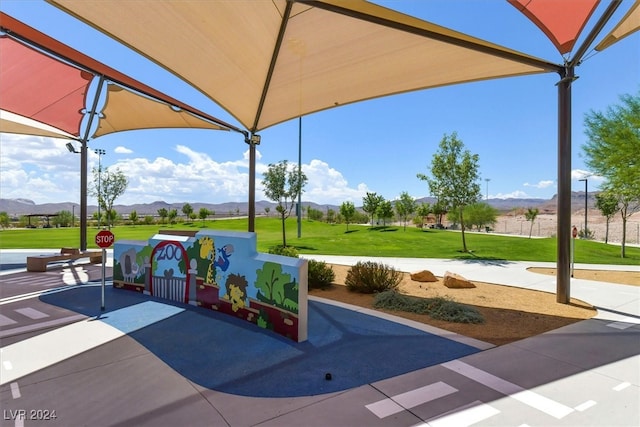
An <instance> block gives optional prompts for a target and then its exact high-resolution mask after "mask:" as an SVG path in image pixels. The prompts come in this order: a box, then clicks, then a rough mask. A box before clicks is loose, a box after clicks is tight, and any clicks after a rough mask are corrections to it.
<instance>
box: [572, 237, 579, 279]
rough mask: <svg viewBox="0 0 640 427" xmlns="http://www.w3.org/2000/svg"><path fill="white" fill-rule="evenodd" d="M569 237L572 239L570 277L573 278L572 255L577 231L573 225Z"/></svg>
mask: <svg viewBox="0 0 640 427" xmlns="http://www.w3.org/2000/svg"><path fill="white" fill-rule="evenodd" d="M571 236H572V237H573V239H571V277H573V253H574V252H575V246H576V237H578V229H577V228H576V226H575V225H574V226H573V229H572V230H571Z"/></svg>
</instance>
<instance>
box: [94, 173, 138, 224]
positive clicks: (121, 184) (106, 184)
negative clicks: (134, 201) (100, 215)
mask: <svg viewBox="0 0 640 427" xmlns="http://www.w3.org/2000/svg"><path fill="white" fill-rule="evenodd" d="M92 172H93V184H94V187H93V188H91V189H89V194H90V195H91V196H94V197H97V198H98V204H99V205H100V207H101V208H102V210H103V211H104V212H105V213H106V214H107V215H106V216H107V221H108V226H109V228H111V226H112V224H113V222H112V221H113V217H114V214H113V213H111V214H109V213H110V212H112V211H113V204H114V202H115V201H116V199H117V198H118V197H120V196H122V195H123V194H124V192H125V191H126V190H127V186H128V185H129V180H128V179H127V177H126V176H125V175H124V173H123V172H122V171H121V170H120V169H116V170H115V172H112V171H110V170H109V168H102V170H99V169H98V168H93V170H92Z"/></svg>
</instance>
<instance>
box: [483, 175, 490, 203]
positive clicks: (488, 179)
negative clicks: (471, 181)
mask: <svg viewBox="0 0 640 427" xmlns="http://www.w3.org/2000/svg"><path fill="white" fill-rule="evenodd" d="M484 180H485V181H487V200H489V181H491V178H485V179H484Z"/></svg>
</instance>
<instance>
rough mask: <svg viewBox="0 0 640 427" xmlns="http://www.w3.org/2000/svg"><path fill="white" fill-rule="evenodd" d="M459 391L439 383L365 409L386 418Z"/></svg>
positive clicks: (396, 396)
mask: <svg viewBox="0 0 640 427" xmlns="http://www.w3.org/2000/svg"><path fill="white" fill-rule="evenodd" d="M457 391H458V389H456V388H453V387H451V386H450V385H449V384H446V383H443V382H442V381H439V382H437V383H433V384H429V385H427V386H424V387H420V388H417V389H415V390H411V391H407V392H405V393H401V394H398V395H395V396H392V397H390V398H388V399H383V400H380V401H378V402H375V403H371V404H369V405H366V406H365V407H366V408H367V409H368V410H370V411H371V412H373V413H374V414H375V415H377V416H378V418H385V417H388V416H389V415H393V414H397V413H398V412H402V411H404V410H405V409H411V408H415V407H416V406H418V405H422V404H424V403H427V402H431V401H432V400H436V399H439V398H441V397H443V396H447V395H449V394H452V393H455V392H457Z"/></svg>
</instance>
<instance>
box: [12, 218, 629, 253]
mask: <svg viewBox="0 0 640 427" xmlns="http://www.w3.org/2000/svg"><path fill="white" fill-rule="evenodd" d="M202 228H211V229H219V230H235V231H246V230H247V220H246V219H230V220H217V221H207V222H205V224H204V225H203V223H202V221H195V222H193V223H181V224H174V225H165V226H162V225H152V226H150V225H136V226H116V227H114V228H112V230H111V231H113V233H114V234H115V236H116V241H118V240H145V241H146V240H147V239H148V238H149V237H151V236H153V235H154V234H156V233H158V231H159V230H161V229H173V230H185V229H190V230H199V229H202ZM255 229H256V233H257V237H258V238H257V240H258V250H259V251H260V252H267V251H268V249H269V248H270V247H272V246H275V245H280V244H282V230H281V222H280V220H279V219H277V218H256V223H255ZM286 229H287V245H288V246H295V247H296V248H297V249H298V251H299V252H300V253H301V254H323V255H359V256H380V257H411V258H447V259H470V258H471V259H488V260H510V261H548V262H555V260H556V239H555V238H544V239H528V238H522V237H513V236H499V235H494V234H491V233H465V235H466V238H467V248H468V249H469V250H470V252H469V253H463V252H461V249H462V239H461V236H460V233H459V232H453V231H446V230H431V229H430V230H425V231H423V230H421V229H418V228H416V227H407V228H406V230H405V229H403V227H398V226H389V227H369V226H366V225H353V224H351V225H349V230H348V231H347V227H346V225H345V224H338V225H331V224H326V223H323V222H314V221H307V220H303V222H302V236H301V237H300V238H298V237H297V223H296V219H295V218H290V219H289V220H287V222H286ZM97 232H98V229H97V228H89V230H88V231H87V244H88V248H90V249H91V248H97V246H96V245H95V243H94V237H95V235H96V233H97ZM79 239H80V229H79V228H49V229H42V228H40V229H6V230H2V231H0V249H17V248H24V249H42V248H49V249H56V248H61V247H79ZM626 255H627V256H626V258H621V257H620V247H619V246H615V245H605V244H604V243H600V242H594V241H587V240H576V241H575V258H574V260H575V262H576V263H585V264H619V265H640V248H637V247H627V248H626Z"/></svg>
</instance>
